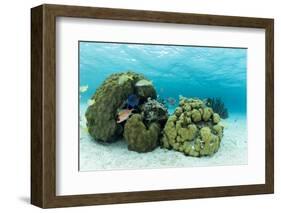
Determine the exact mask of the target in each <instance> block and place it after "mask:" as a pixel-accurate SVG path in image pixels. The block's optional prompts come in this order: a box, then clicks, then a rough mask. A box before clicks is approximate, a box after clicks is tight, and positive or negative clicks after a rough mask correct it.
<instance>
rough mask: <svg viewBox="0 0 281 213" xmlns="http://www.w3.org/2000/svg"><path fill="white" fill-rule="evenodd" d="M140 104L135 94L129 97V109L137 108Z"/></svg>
mask: <svg viewBox="0 0 281 213" xmlns="http://www.w3.org/2000/svg"><path fill="white" fill-rule="evenodd" d="M138 104H139V98H138V96H136V95H135V94H132V95H129V97H128V99H127V105H128V106H129V107H132V108H134V107H135V106H137V105H138Z"/></svg>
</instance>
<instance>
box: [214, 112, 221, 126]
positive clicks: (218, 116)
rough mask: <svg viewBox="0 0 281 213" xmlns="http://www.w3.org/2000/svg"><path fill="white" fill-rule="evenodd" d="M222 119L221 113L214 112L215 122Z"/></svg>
mask: <svg viewBox="0 0 281 213" xmlns="http://www.w3.org/2000/svg"><path fill="white" fill-rule="evenodd" d="M220 120H221V118H220V115H219V114H218V113H214V114H213V122H214V123H215V124H217V123H219V122H220Z"/></svg>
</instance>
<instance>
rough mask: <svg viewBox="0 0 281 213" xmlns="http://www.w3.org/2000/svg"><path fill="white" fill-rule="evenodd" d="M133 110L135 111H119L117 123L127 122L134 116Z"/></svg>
mask: <svg viewBox="0 0 281 213" xmlns="http://www.w3.org/2000/svg"><path fill="white" fill-rule="evenodd" d="M133 110H134V109H122V110H121V111H119V112H118V117H117V123H122V122H123V121H125V120H127V119H128V118H129V117H130V115H131V114H132V111H133Z"/></svg>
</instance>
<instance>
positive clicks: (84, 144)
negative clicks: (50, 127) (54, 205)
mask: <svg viewBox="0 0 281 213" xmlns="http://www.w3.org/2000/svg"><path fill="white" fill-rule="evenodd" d="M84 112H85V107H81V111H80V113H81V116H83V115H84ZM221 123H222V124H223V125H224V126H225V129H224V136H223V139H222V141H221V146H220V149H219V150H218V152H217V153H215V154H214V155H213V156H211V157H201V158H196V157H189V156H185V155H184V154H183V153H181V152H177V151H173V150H167V149H162V148H160V147H158V148H156V149H155V150H153V151H152V152H148V153H137V152H133V151H129V150H128V149H127V144H126V142H125V141H124V140H119V141H117V142H115V143H109V144H107V143H104V144H103V143H98V142H96V141H95V140H94V139H92V138H91V137H90V136H89V134H88V133H87V131H86V130H85V129H86V128H85V126H86V124H85V118H84V117H82V119H81V121H80V146H79V147H80V150H79V152H80V153H79V156H80V162H79V163H80V165H79V168H80V171H94V170H116V169H124V170H126V169H157V168H172V167H198V166H203V167H204V166H226V165H243V164H247V162H248V149H247V129H246V128H247V126H246V117H245V116H244V114H238V113H237V114H231V113H230V117H229V118H228V119H225V120H222V121H221Z"/></svg>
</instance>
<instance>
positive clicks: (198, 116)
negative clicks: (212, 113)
mask: <svg viewBox="0 0 281 213" xmlns="http://www.w3.org/2000/svg"><path fill="white" fill-rule="evenodd" d="M191 118H192V120H193V122H199V121H201V113H200V111H199V110H197V109H193V110H192V112H191Z"/></svg>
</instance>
